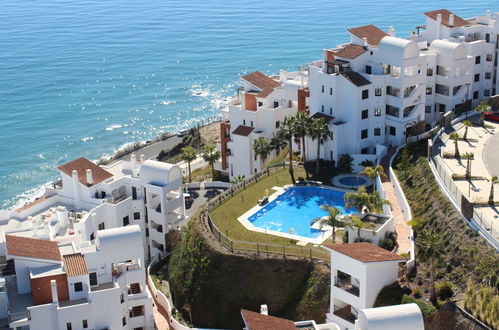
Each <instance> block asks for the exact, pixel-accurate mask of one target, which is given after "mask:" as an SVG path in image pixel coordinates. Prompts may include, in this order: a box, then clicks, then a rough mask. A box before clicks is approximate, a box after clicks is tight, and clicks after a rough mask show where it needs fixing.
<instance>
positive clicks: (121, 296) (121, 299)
mask: <svg viewBox="0 0 499 330" xmlns="http://www.w3.org/2000/svg"><path fill="white" fill-rule="evenodd" d="M124 302H125V296H124V295H123V293H122V294H120V303H122V304H123V303H124Z"/></svg>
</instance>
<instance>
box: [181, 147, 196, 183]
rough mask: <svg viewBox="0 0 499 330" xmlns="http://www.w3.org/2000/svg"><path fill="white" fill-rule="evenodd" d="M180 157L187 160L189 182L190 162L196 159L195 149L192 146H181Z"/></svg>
mask: <svg viewBox="0 0 499 330" xmlns="http://www.w3.org/2000/svg"><path fill="white" fill-rule="evenodd" d="M180 158H181V159H182V160H183V161H185V162H187V168H188V170H189V182H191V181H192V180H191V162H192V161H193V160H194V159H196V150H194V148H193V147H189V146H187V147H183V148H182V152H181V154H180Z"/></svg>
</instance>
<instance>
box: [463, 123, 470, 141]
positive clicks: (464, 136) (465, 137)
mask: <svg viewBox="0 0 499 330" xmlns="http://www.w3.org/2000/svg"><path fill="white" fill-rule="evenodd" d="M463 125H464V135H463V140H467V139H468V128H469V127H470V126H471V125H472V124H471V121H469V120H465V121H463Z"/></svg>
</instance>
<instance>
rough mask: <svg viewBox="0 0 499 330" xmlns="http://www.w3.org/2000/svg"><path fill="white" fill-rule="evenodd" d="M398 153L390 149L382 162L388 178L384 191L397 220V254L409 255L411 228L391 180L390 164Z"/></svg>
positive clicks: (383, 181) (384, 184) (385, 181)
mask: <svg viewBox="0 0 499 330" xmlns="http://www.w3.org/2000/svg"><path fill="white" fill-rule="evenodd" d="M396 151H397V149H396V148H390V149H389V150H388V153H387V155H386V156H385V157H384V158H383V159H382V160H381V165H382V166H383V167H384V169H385V173H386V175H387V177H386V178H384V179H382V184H383V189H384V190H385V198H386V199H387V200H389V201H390V209H391V210H392V214H393V217H394V218H395V232H396V233H397V249H396V250H395V253H397V254H402V253H409V250H410V247H411V244H410V240H409V236H410V234H409V226H408V225H407V223H406V222H405V220H404V215H403V213H402V209H401V208H400V205H399V201H398V198H397V195H396V194H395V189H394V188H393V183H392V182H391V181H390V178H389V175H388V174H389V164H390V159H391V158H392V156H393V155H394V154H395V152H396Z"/></svg>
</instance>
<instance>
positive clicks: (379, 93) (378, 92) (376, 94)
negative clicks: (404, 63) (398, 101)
mask: <svg viewBox="0 0 499 330" xmlns="http://www.w3.org/2000/svg"><path fill="white" fill-rule="evenodd" d="M382 93H383V88H376V89H374V96H381V94H382Z"/></svg>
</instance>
